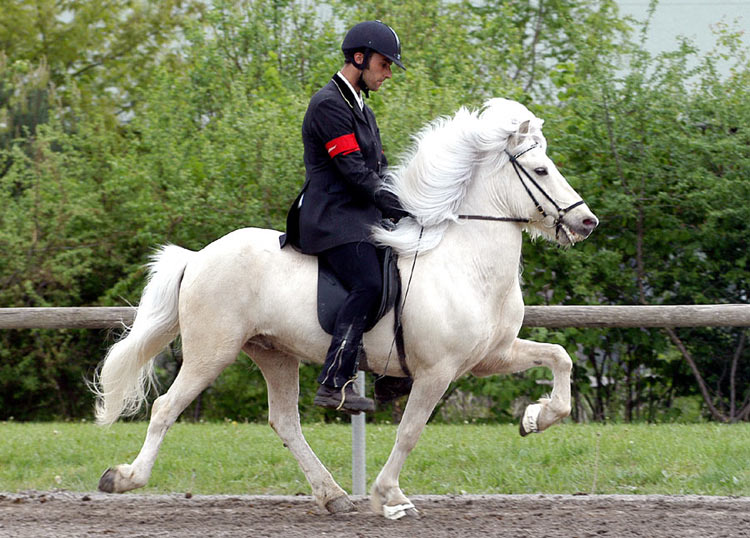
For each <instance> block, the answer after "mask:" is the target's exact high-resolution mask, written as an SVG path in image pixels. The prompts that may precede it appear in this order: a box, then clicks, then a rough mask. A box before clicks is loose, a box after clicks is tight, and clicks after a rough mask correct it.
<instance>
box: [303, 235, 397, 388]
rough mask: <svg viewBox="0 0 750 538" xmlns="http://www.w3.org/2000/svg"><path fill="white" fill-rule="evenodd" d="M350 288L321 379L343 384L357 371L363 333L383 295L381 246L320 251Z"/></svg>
mask: <svg viewBox="0 0 750 538" xmlns="http://www.w3.org/2000/svg"><path fill="white" fill-rule="evenodd" d="M319 256H320V257H321V258H323V259H324V260H325V262H326V263H328V265H329V266H330V267H331V268H332V269H333V271H334V273H336V276H337V277H338V278H339V280H340V281H341V283H342V284H343V285H344V286H345V287H346V288H347V290H348V291H349V295H348V296H347V298H346V301H345V302H344V304H343V306H342V307H341V310H339V313H338V315H337V316H336V325H335V327H334V331H333V339H332V340H331V346H330V348H329V349H328V353H327V355H326V361H325V364H324V365H323V371H322V372H321V373H320V376H318V383H320V384H322V385H327V386H329V387H334V388H340V387H342V386H344V385H345V384H346V382H347V381H349V380H350V379H352V378H353V377H354V376H356V375H357V365H358V363H359V353H360V348H361V345H362V335H363V334H364V332H365V328H366V327H367V325H368V321H369V320H370V316H373V315H376V314H377V312H375V308H376V307H377V305H378V304H379V302H380V297H381V295H382V287H383V278H382V270H381V268H380V262H379V261H378V255H377V250H376V249H375V247H374V246H373V245H371V244H369V243H347V244H345V245H340V246H338V247H334V248H332V249H329V250H326V251H324V252H321V253H320V254H319Z"/></svg>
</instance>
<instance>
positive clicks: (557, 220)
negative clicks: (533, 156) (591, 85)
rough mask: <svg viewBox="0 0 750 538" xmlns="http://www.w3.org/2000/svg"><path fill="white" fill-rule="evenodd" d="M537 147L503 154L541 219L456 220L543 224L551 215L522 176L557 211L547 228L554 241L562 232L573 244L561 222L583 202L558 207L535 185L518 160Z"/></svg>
mask: <svg viewBox="0 0 750 538" xmlns="http://www.w3.org/2000/svg"><path fill="white" fill-rule="evenodd" d="M538 146H539V144H533V145H531V146H530V147H528V148H526V149H525V150H523V151H521V152H519V153H516V154H515V155H512V154H510V153H509V152H508V151H507V150H506V151H505V153H507V154H508V157H510V163H511V164H512V165H513V170H515V172H516V176H518V179H519V181H520V182H521V185H523V188H524V190H525V191H526V194H528V195H529V198H531V201H532V202H534V206H535V207H536V210H537V211H538V212H539V214H540V215H541V219H539V220H534V219H530V218H525V217H494V216H489V215H458V218H459V219H463V220H488V221H495V222H523V223H530V222H544V221H545V219H546V218H547V217H552V215H549V214H548V213H547V212H546V211H545V210H544V207H542V204H540V203H539V201H538V200H537V198H536V196H534V193H533V192H532V191H531V188H530V187H529V184H528V182H527V181H524V178H523V176H526V179H527V180H528V181H530V182H531V184H532V185H533V186H534V187H536V190H538V191H539V192H541V193H542V195H543V196H544V197H545V198H546V199H547V200H549V201H550V202H551V203H552V205H553V206H554V207H555V210H556V211H557V217H554V219H553V221H552V224H551V225H550V226H549V227H550V228H554V229H555V239H557V237H558V236H559V235H560V231H562V232H563V233H564V234H565V236H566V238H567V239H568V241H570V243H575V240H574V239H573V237H572V236H571V235H570V231H569V230H568V227H567V226H566V225H565V223H564V222H563V219H564V217H565V215H566V214H567V213H568V212H570V211H571V210H573V209H575V208H576V207H578V206H579V205H582V204H583V200H579V201H577V202H575V203H573V204H570V205H569V206H568V207H560V206H559V205H558V204H557V202H556V201H555V200H554V199H553V198H552V197H551V196H550V195H549V194H547V192H546V191H545V190H544V189H543V188H542V187H541V186H540V185H539V183H537V181H536V180H535V179H534V178H533V177H532V176H531V174H529V172H528V171H527V170H526V168H524V167H523V165H522V164H521V163H519V162H518V158H519V157H520V156H521V155H523V154H524V153H526V152H528V151H531V150H532V149H534V148H536V147H538ZM521 174H523V175H521Z"/></svg>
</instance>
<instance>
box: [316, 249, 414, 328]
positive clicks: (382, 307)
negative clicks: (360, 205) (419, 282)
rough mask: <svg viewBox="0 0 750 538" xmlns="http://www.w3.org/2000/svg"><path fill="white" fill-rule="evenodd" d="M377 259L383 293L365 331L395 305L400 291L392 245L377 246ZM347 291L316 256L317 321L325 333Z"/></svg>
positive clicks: (331, 323)
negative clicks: (381, 276)
mask: <svg viewBox="0 0 750 538" xmlns="http://www.w3.org/2000/svg"><path fill="white" fill-rule="evenodd" d="M377 251H378V258H379V259H380V266H381V268H382V275H383V295H382V296H381V298H380V304H379V305H378V309H377V312H375V316H374V317H371V320H372V321H371V322H370V324H369V325H368V326H367V327H366V328H365V330H366V331H369V330H370V329H372V328H373V327H374V326H375V324H376V323H377V322H378V321H380V319H381V318H382V317H383V316H385V315H386V314H387V313H388V312H390V310H391V309H392V308H393V307H394V305H395V304H396V301H397V300H398V298H399V296H400V294H401V277H400V275H399V271H398V264H397V261H398V257H397V255H396V253H394V252H393V249H392V248H391V247H385V248H378V249H377ZM347 295H349V290H347V289H346V288H345V287H344V285H343V284H342V283H341V282H340V281H339V279H338V278H337V277H336V275H335V274H334V273H333V271H332V270H331V268H330V267H328V265H327V264H326V263H325V262H324V261H323V260H321V259H320V258H318V321H319V322H320V326H321V327H322V328H323V330H324V331H325V332H327V333H328V334H333V328H334V325H335V324H336V316H337V315H338V312H339V310H340V309H341V306H342V305H343V304H344V301H345V300H346V297H347Z"/></svg>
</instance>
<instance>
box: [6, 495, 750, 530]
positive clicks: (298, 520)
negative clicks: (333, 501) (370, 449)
mask: <svg viewBox="0 0 750 538" xmlns="http://www.w3.org/2000/svg"><path fill="white" fill-rule="evenodd" d="M352 500H353V501H354V503H355V505H356V507H357V511H356V512H352V513H347V514H338V515H330V514H328V513H327V512H325V511H323V510H321V509H319V508H318V507H317V505H316V504H315V503H314V501H313V500H312V498H311V497H307V496H300V497H276V496H249V495H248V496H213V495H212V496H203V495H195V496H192V497H190V498H188V497H186V496H185V495H142V494H125V495H107V494H103V493H88V494H86V493H71V492H65V491H53V492H23V493H5V494H3V493H0V537H2V538H5V537H14V538H15V537H26V536H30V537H31V536H33V537H53V536H54V537H73V536H75V537H91V536H103V537H118V536H129V537H151V536H169V537H178V536H190V537H209V536H222V537H223V536H233V537H235V536H252V537H264V536H284V537H289V538H296V537H310V536H326V537H339V536H341V537H344V536H346V537H383V538H391V537H407V538H416V537H422V536H425V537H451V538H455V537H461V536H478V537H490V536H512V537H525V536H534V537H538V536H548V537H581V538H583V537H598V536H616V537H630V536H639V537H649V538H662V537H670V538H671V537H678V536H680V537H681V536H694V537H696V538H698V537H700V538H706V537H722V538H726V537H735V536H747V537H750V497H741V498H730V497H702V496H661V495H657V496H655V495H648V496H635V495H632V496H628V495H595V496H588V495H581V496H571V495H461V496H413V497H412V501H413V502H414V504H415V505H416V506H417V508H418V510H419V511H420V514H421V517H420V518H419V519H417V518H404V519H401V520H399V521H389V520H386V519H384V518H383V517H381V516H378V515H376V514H374V513H372V512H371V511H370V509H369V502H368V499H367V498H366V497H352Z"/></svg>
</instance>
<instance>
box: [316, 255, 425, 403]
mask: <svg viewBox="0 0 750 538" xmlns="http://www.w3.org/2000/svg"><path fill="white" fill-rule="evenodd" d="M377 252H378V259H379V261H380V266H381V268H382V275H383V294H382V296H381V298H380V303H379V305H378V306H377V311H374V312H373V314H374V315H372V316H370V322H369V324H368V325H367V326H366V327H365V331H369V330H371V329H372V328H373V327H374V326H375V325H376V324H377V323H378V321H380V320H381V319H382V318H383V316H385V315H386V314H387V313H388V312H390V311H391V310H395V315H394V327H393V330H394V334H395V340H396V351H397V354H398V360H399V363H400V365H401V369H402V370H403V371H404V373H405V374H406V376H407V377H406V378H403V377H391V376H378V378H377V379H376V380H375V399H376V400H377V401H378V403H386V402H389V401H391V400H395V399H396V398H398V397H400V396H403V395H405V394H409V392H410V391H411V385H412V379H411V373H410V372H409V368H408V367H407V365H406V352H405V349H404V333H403V330H402V328H401V275H400V273H399V270H398V263H397V262H398V256H397V254H396V253H395V252H393V249H392V248H391V247H385V248H378V249H377ZM348 294H349V291H348V290H347V289H346V287H345V286H344V285H343V284H342V283H341V281H339V279H338V277H336V275H335V273H334V272H333V270H332V269H331V268H330V267H329V266H328V264H326V263H325V261H324V260H322V259H321V258H318V322H319V323H320V326H321V327H322V328H323V330H324V331H325V332H327V333H328V334H331V335H332V334H333V329H334V326H335V324H336V316H337V315H338V312H339V310H340V309H341V307H342V306H343V304H344V301H345V300H346V297H347V296H348ZM360 368H361V369H362V370H364V371H372V370H370V369H369V368H368V366H367V359H366V357H364V356H363V357H362V358H361V359H360Z"/></svg>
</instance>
